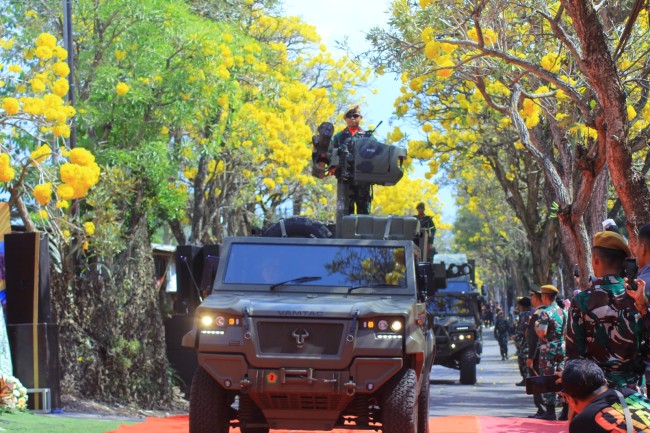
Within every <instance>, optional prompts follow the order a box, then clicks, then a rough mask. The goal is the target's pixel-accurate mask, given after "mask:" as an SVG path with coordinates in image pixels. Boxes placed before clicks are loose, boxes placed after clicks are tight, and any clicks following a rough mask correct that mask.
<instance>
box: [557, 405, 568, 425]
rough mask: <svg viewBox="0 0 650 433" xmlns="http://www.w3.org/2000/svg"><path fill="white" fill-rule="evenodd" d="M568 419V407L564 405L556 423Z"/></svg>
mask: <svg viewBox="0 0 650 433" xmlns="http://www.w3.org/2000/svg"><path fill="white" fill-rule="evenodd" d="M568 419H569V405H568V404H566V403H564V404H563V405H562V411H561V412H560V416H558V417H557V420H558V421H566V420H568Z"/></svg>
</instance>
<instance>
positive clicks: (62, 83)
mask: <svg viewBox="0 0 650 433" xmlns="http://www.w3.org/2000/svg"><path fill="white" fill-rule="evenodd" d="M69 88H70V87H69V85H68V80H66V79H65V78H59V79H58V80H56V81H55V82H54V84H53V85H52V92H54V93H55V94H56V95H59V96H61V97H64V96H65V95H66V94H67V93H68V89H69Z"/></svg>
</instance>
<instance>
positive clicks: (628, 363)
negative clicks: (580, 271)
mask: <svg viewBox="0 0 650 433" xmlns="http://www.w3.org/2000/svg"><path fill="white" fill-rule="evenodd" d="M592 246H593V248H592V267H593V270H594V273H595V277H591V278H590V285H589V287H586V288H583V289H582V290H576V292H575V294H574V296H573V298H572V299H571V301H570V302H569V300H562V299H559V298H558V289H557V288H556V287H555V286H553V285H551V284H546V285H542V286H541V287H540V288H539V289H537V288H535V289H533V290H531V292H530V297H522V298H520V299H519V300H518V302H517V311H518V313H519V314H518V318H517V322H516V325H515V326H514V330H513V334H514V337H513V338H514V343H515V347H516V348H517V359H518V363H519V369H520V373H521V375H522V378H523V379H522V381H521V382H520V383H517V385H519V386H523V385H524V384H525V379H526V378H528V377H531V376H537V375H554V374H558V373H560V372H561V371H562V370H563V367H564V363H565V362H567V361H569V360H572V359H586V360H590V361H593V362H595V363H596V364H598V366H599V367H600V368H601V369H602V371H603V372H604V375H605V378H606V379H607V385H608V386H609V388H611V389H618V390H622V389H632V390H633V391H635V392H638V393H639V394H641V395H643V396H645V395H646V392H647V391H646V380H645V370H646V365H645V364H644V359H646V358H647V359H650V356H648V355H650V315H648V314H647V313H648V296H647V294H646V282H649V281H648V280H650V224H648V225H645V226H643V227H642V228H641V229H640V231H639V236H638V241H637V246H636V248H635V251H634V253H633V252H632V251H631V250H630V248H629V246H628V244H627V242H626V240H625V238H624V237H623V236H621V235H620V234H619V233H618V232H617V231H603V232H599V233H596V235H595V236H594V238H593V242H592ZM633 256H635V257H636V258H637V260H638V264H639V267H640V272H639V276H638V279H636V280H634V281H627V280H626V278H624V267H625V261H626V258H629V257H633ZM628 283H632V285H630V284H628ZM634 285H636V286H637V287H636V289H637V290H634V289H633V287H634ZM649 288H650V285H649ZM503 355H504V353H503V349H502V359H503ZM506 355H507V350H506ZM649 365H650V364H649ZM649 370H650V369H649ZM533 401H534V403H535V406H536V407H537V413H535V414H534V415H531V416H530V417H532V418H538V419H545V420H555V419H560V420H566V419H570V418H571V416H572V414H571V413H569V412H570V411H569V410H568V406H567V404H566V401H564V399H563V398H562V397H560V396H559V395H558V394H556V393H555V392H548V393H543V394H535V395H533ZM558 406H561V407H562V411H561V413H560V415H559V417H558V416H557V414H556V408H557V407H558Z"/></svg>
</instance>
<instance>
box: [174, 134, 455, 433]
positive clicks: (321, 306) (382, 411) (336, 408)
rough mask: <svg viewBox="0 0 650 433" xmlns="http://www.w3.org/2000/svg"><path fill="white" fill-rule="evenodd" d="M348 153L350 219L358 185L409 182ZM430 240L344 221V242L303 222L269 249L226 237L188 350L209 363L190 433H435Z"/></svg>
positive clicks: (367, 144)
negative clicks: (422, 242) (362, 432)
mask: <svg viewBox="0 0 650 433" xmlns="http://www.w3.org/2000/svg"><path fill="white" fill-rule="evenodd" d="M321 126H322V125H321ZM330 126H331V125H330ZM321 130H324V131H326V133H329V134H330V135H331V131H332V130H333V128H332V127H327V128H324V129H323V128H319V131H321ZM326 138H327V137H326ZM316 142H317V140H315V146H316V144H317V143H316ZM318 143H319V144H318V145H319V146H320V148H319V154H320V155H322V154H323V153H324V151H325V150H327V149H326V148H327V146H325V145H324V144H323V142H322V141H320V142H318ZM348 144H350V146H347V145H346V148H345V149H343V150H341V149H338V150H335V151H334V152H335V153H336V154H337V155H338V157H339V158H338V159H337V162H339V163H340V164H343V165H345V166H348V165H349V167H348V169H347V170H346V173H345V176H343V175H342V176H340V177H339V178H338V179H339V187H338V190H337V195H338V197H337V199H338V205H337V209H339V210H340V209H348V207H347V205H348V204H349V200H351V199H352V198H351V196H350V189H351V188H350V186H351V184H350V182H353V181H354V179H356V180H359V181H360V180H362V181H364V182H374V183H380V184H391V182H393V183H394V182H396V181H397V180H399V177H401V170H399V175H397V172H398V167H397V163H396V162H397V160H398V156H399V155H398V153H395V152H393V149H388V147H391V146H386V145H383V144H381V143H378V142H376V141H374V140H371V139H369V138H368V137H365V138H364V140H363V141H362V142H360V143H357V146H354V143H348ZM327 151H328V152H331V150H327ZM359 152H361V153H362V154H363V155H358V154H359ZM373 155H379V156H381V161H382V164H372V162H375V160H374V159H373V158H374V157H373ZM332 159H335V158H332ZM319 161H320V159H319ZM355 161H357V162H359V161H360V162H362V164H355ZM378 170H380V171H382V170H383V172H382V173H379V172H378ZM388 172H390V173H388ZM319 173H321V174H322V171H321V172H319ZM395 179H397V180H395ZM342 183H343V185H341V184H342ZM419 231H420V230H419V222H418V221H417V219H416V218H414V217H379V216H372V215H344V214H343V213H342V212H337V221H336V227H335V232H336V237H334V236H333V235H332V233H331V231H330V230H329V229H328V228H327V226H325V225H324V224H321V223H318V222H316V221H313V220H309V219H307V218H304V217H294V218H288V219H286V220H281V221H280V222H278V223H276V224H274V225H273V226H271V227H269V228H268V229H267V230H266V231H265V233H264V236H262V237H231V238H226V239H225V240H224V242H223V245H222V248H221V250H220V251H221V253H220V261H219V266H218V270H217V273H216V275H215V279H214V285H213V288H212V291H211V293H210V294H209V295H208V296H207V297H206V298H205V299H204V300H203V302H202V303H201V305H200V306H199V307H198V308H197V309H196V313H195V322H194V326H193V328H192V330H191V331H190V332H189V333H188V334H186V335H185V336H184V338H183V346H185V347H190V348H194V349H195V350H196V352H197V356H198V362H199V368H198V369H197V371H196V373H195V375H194V378H193V380H192V384H191V390H190V433H208V432H209V433H225V432H227V431H228V429H229V427H239V428H240V429H241V431H242V432H243V433H267V432H268V430H269V429H294V430H332V429H334V428H349V429H373V430H379V429H381V430H382V431H383V432H384V433H397V432H399V433H427V432H428V408H429V371H430V369H431V366H432V364H433V360H434V357H435V337H434V334H433V328H432V322H431V320H430V315H429V314H428V313H427V310H426V300H427V299H428V298H430V297H431V296H433V294H434V292H435V290H436V288H438V287H443V286H444V285H445V273H444V269H441V267H438V269H437V272H434V268H435V266H434V265H433V264H432V263H431V262H430V261H424V260H422V259H421V256H420V253H419V251H420V250H419V248H418V246H417V245H416V244H415V243H414V242H413V238H414V237H416V236H417V235H418V233H419Z"/></svg>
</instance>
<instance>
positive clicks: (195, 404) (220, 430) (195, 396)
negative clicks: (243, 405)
mask: <svg viewBox="0 0 650 433" xmlns="http://www.w3.org/2000/svg"><path fill="white" fill-rule="evenodd" d="M232 402H233V396H232V394H231V393H229V392H228V391H226V390H225V389H223V387H222V386H221V385H219V383H218V382H217V381H216V380H214V378H212V376H210V374H208V372H207V371H205V370H204V369H203V368H201V367H199V368H197V369H196V372H194V377H193V379H192V389H191V390H190V433H228V429H229V428H230V415H231V413H232V411H231V409H230V405H231V404H232Z"/></svg>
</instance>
